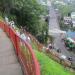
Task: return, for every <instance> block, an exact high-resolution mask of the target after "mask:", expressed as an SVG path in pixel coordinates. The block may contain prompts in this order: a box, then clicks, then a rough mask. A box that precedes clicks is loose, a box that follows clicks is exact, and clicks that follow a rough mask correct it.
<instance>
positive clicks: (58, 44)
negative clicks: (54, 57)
mask: <svg viewBox="0 0 75 75" xmlns="http://www.w3.org/2000/svg"><path fill="white" fill-rule="evenodd" d="M49 15H50V19H49V30H52V29H60V27H59V23H58V18H57V14H56V12H55V10H54V8H53V7H52V6H51V7H50V9H49ZM54 46H55V48H59V49H60V50H61V52H62V54H64V55H66V56H67V57H68V56H72V58H73V63H75V54H74V53H72V52H69V51H68V50H67V49H66V48H65V46H64V42H62V40H61V35H60V34H56V35H54Z"/></svg>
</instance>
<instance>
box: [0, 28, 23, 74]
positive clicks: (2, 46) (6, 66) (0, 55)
mask: <svg viewBox="0 0 75 75" xmlns="http://www.w3.org/2000/svg"><path fill="white" fill-rule="evenodd" d="M0 75H23V72H22V70H21V66H20V64H19V63H18V60H17V57H16V54H15V51H14V47H13V45H12V43H11V41H10V40H9V38H8V37H7V36H6V34H5V33H4V32H3V31H2V30H1V29H0Z"/></svg>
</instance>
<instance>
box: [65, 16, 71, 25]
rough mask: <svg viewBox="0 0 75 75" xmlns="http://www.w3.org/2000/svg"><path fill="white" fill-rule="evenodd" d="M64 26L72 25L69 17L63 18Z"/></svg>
mask: <svg viewBox="0 0 75 75" xmlns="http://www.w3.org/2000/svg"><path fill="white" fill-rule="evenodd" d="M64 24H66V25H71V24H72V19H71V17H64Z"/></svg>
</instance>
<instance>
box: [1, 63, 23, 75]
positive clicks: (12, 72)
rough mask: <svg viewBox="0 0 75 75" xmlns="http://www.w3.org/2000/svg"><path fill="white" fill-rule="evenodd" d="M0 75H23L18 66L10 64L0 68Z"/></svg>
mask: <svg viewBox="0 0 75 75" xmlns="http://www.w3.org/2000/svg"><path fill="white" fill-rule="evenodd" d="M0 75H23V72H22V69H21V67H20V65H19V64H11V65H6V66H2V67H0Z"/></svg>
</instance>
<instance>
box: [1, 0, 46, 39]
mask: <svg viewBox="0 0 75 75" xmlns="http://www.w3.org/2000/svg"><path fill="white" fill-rule="evenodd" d="M0 6H1V8H0V10H1V11H3V12H5V13H6V14H7V15H8V16H9V17H11V16H12V15H13V16H15V21H16V23H17V25H19V27H20V26H23V27H25V28H26V30H27V31H29V32H31V33H32V34H33V35H35V36H38V34H39V35H40V36H42V35H43V34H44V32H45V31H47V24H46V23H45V22H44V21H42V20H41V15H42V14H43V13H44V11H45V10H44V7H43V6H42V5H40V3H38V2H37V0H0ZM13 16H12V17H13ZM42 22H43V23H42ZM45 27H46V28H45ZM41 38H43V36H42V37H41Z"/></svg>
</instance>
